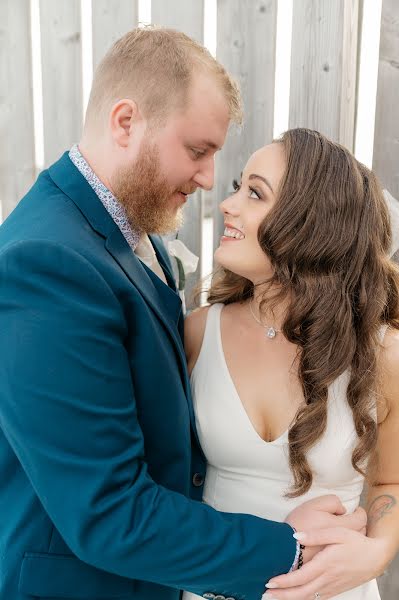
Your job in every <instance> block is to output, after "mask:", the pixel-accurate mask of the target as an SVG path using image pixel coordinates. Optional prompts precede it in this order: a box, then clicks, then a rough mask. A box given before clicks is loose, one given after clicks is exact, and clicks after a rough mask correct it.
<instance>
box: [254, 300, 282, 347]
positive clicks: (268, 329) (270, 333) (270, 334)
mask: <svg viewBox="0 0 399 600" xmlns="http://www.w3.org/2000/svg"><path fill="white" fill-rule="evenodd" d="M249 312H250V313H251V315H252V318H253V319H254V320H255V321H256V322H257V323H259V325H261V326H262V327H263V329H265V334H266V337H267V338H269V340H274V338H275V337H276V335H277V334H278V333H281V329H276V328H275V327H273V326H272V325H264V324H263V323H262V321H261V320H260V319H258V317H257V316H256V315H255V313H254V311H253V308H252V300H250V302H249Z"/></svg>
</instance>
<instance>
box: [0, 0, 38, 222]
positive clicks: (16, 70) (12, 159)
mask: <svg viewBox="0 0 399 600" xmlns="http://www.w3.org/2000/svg"><path fill="white" fill-rule="evenodd" d="M32 107H33V101H32V62H31V36H30V12H29V10H27V2H26V0H2V2H0V140H1V142H0V147H1V151H0V190H1V192H0V197H1V205H2V217H3V219H4V218H5V217H6V216H7V215H8V214H9V213H10V212H11V210H12V209H13V208H14V207H15V206H16V204H17V202H18V201H19V200H20V199H21V197H22V196H23V195H24V194H25V192H26V191H27V189H29V187H30V186H31V185H32V183H33V180H34V178H35V154H34V137H33V135H34V134H33V108H32Z"/></svg>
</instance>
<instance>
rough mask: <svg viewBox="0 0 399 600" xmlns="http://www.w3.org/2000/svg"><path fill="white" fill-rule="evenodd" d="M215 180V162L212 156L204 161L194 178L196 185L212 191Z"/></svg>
mask: <svg viewBox="0 0 399 600" xmlns="http://www.w3.org/2000/svg"><path fill="white" fill-rule="evenodd" d="M214 180H215V160H214V157H213V156H211V157H209V158H208V160H206V161H204V162H203V163H202V165H201V168H200V169H199V171H198V172H197V173H196V175H195V177H194V181H195V183H196V184H197V185H198V186H199V187H201V188H202V189H204V190H208V191H209V190H211V189H212V188H213V184H214Z"/></svg>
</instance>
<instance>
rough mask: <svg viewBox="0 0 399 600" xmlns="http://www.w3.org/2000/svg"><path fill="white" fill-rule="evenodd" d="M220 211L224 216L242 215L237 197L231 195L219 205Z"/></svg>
mask: <svg viewBox="0 0 399 600" xmlns="http://www.w3.org/2000/svg"><path fill="white" fill-rule="evenodd" d="M219 210H220V212H221V213H222V214H224V215H225V214H230V215H233V216H235V217H237V216H238V215H239V214H240V209H239V202H238V198H237V196H236V195H235V194H234V195H231V196H227V198H225V199H224V200H222V202H221V203H220V204H219Z"/></svg>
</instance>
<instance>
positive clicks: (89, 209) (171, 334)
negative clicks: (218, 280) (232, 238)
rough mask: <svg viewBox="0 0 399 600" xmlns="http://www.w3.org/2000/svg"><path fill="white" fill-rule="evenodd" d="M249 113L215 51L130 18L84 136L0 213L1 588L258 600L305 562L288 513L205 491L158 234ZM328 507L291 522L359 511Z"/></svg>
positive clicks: (353, 520)
mask: <svg viewBox="0 0 399 600" xmlns="http://www.w3.org/2000/svg"><path fill="white" fill-rule="evenodd" d="M194 74H195V75H194ZM238 115H239V96H238V93H237V90H236V88H235V86H234V84H233V83H232V81H231V80H230V78H229V77H228V75H227V74H226V72H225V71H224V69H223V68H222V67H221V66H220V65H219V64H218V63H217V62H216V61H215V60H214V59H213V58H212V57H211V56H210V55H209V54H208V53H207V52H206V50H205V49H204V48H202V47H201V46H199V45H197V44H196V43H194V42H193V41H192V40H190V39H189V38H187V37H186V36H185V35H183V34H180V33H177V32H173V31H168V30H152V29H147V30H135V31H133V32H131V33H129V34H127V35H126V36H124V38H122V39H121V40H120V41H119V42H117V43H116V45H115V46H114V47H113V48H112V49H111V51H110V52H109V54H108V55H107V56H106V57H105V59H104V60H103V62H102V63H101V65H100V66H99V68H98V71H97V73H96V75H95V78H94V82H93V89H92V93H91V97H90V102H89V106H88V110H87V118H86V123H85V128H84V133H83V138H82V141H81V143H80V144H79V146H75V147H74V148H72V150H71V151H70V152H69V153H68V152H67V153H65V154H64V155H63V156H62V158H61V159H60V160H59V161H58V162H57V163H55V164H54V165H52V166H51V167H50V168H49V169H48V170H46V171H44V172H43V173H42V174H41V175H40V176H39V178H38V180H37V182H36V183H35V185H34V186H33V188H32V189H31V190H30V192H29V193H28V194H27V196H26V197H25V198H24V199H23V200H22V201H21V202H20V204H19V205H18V206H17V208H16V209H15V211H14V212H13V213H12V215H11V216H10V217H9V218H8V219H7V221H6V222H5V223H4V224H3V226H2V227H1V230H0V283H1V290H2V292H1V299H0V326H1V331H2V335H1V336H0V339H1V341H0V372H1V381H2V385H1V403H0V427H1V432H0V436H1V437H0V461H1V472H2V484H1V489H0V514H1V515H2V529H1V546H0V547H1V552H0V555H1V571H0V572H1V577H0V598H1V599H2V600H3V599H4V600H5V599H7V600H14V599H18V600H22V599H26V598H31V597H40V598H76V599H78V598H87V599H90V600H94V599H96V600H97V599H100V598H102V599H108V598H140V599H143V600H147V599H148V600H149V599H154V600H155V599H156V600H169V599H170V600H175V599H176V600H177V598H178V596H179V590H180V589H187V590H190V591H192V592H194V593H196V594H200V595H203V596H204V597H205V598H213V596H215V595H216V596H217V597H218V598H219V600H223V597H230V598H236V599H237V600H238V599H243V598H246V599H248V600H255V599H257V598H259V597H260V596H261V594H262V593H263V592H264V587H265V583H266V582H267V580H268V579H269V578H270V577H272V576H273V575H277V574H279V573H284V572H287V571H289V569H290V568H291V567H292V566H294V567H295V566H296V565H297V560H298V555H297V554H296V550H297V546H296V541H295V540H294V538H293V531H292V528H291V527H290V526H289V525H287V524H284V523H274V522H270V521H263V520H261V519H258V518H256V517H252V516H246V515H230V514H221V513H218V512H216V511H214V510H213V509H211V508H210V507H208V506H205V505H203V504H201V503H200V502H195V501H194V500H195V499H196V500H201V496H202V484H203V480H204V472H205V461H204V457H203V455H202V453H201V450H200V448H199V445H198V440H197V437H196V432H195V424H194V418H193V409H192V405H191V399H190V389H189V381H188V377H187V370H186V364H185V357H184V351H183V346H182V341H181V334H182V327H183V322H182V314H181V303H180V300H179V298H178V295H177V294H176V291H175V287H174V283H173V277H172V273H171V270H170V265H169V262H168V259H167V256H166V254H165V251H164V248H163V247H162V244H161V243H160V241H159V240H158V239H157V237H151V238H149V237H148V236H147V233H152V234H158V233H163V232H165V231H167V230H170V229H173V228H174V227H176V224H177V221H178V218H179V217H178V215H179V211H180V208H181V206H182V205H183V204H184V203H185V202H186V199H187V195H188V194H190V193H192V192H193V191H194V190H195V189H196V188H197V187H201V188H204V189H210V188H211V187H212V185H213V161H214V154H215V151H216V150H217V149H219V148H220V147H221V146H222V145H223V143H224V139H225V135H226V131H227V128H228V125H229V122H230V120H231V119H236V118H238ZM140 257H141V258H140ZM189 498H191V499H189ZM323 512H324V515H323ZM330 512H331V513H334V512H343V511H342V507H341V506H340V503H339V502H338V501H337V500H335V499H334V498H331V497H329V498H328V499H327V500H325V501H321V502H320V503H319V504H317V503H316V505H315V506H312V505H311V506H310V507H309V508H308V509H306V507H305V508H303V509H302V510H301V511H297V513H296V515H295V513H294V514H293V515H292V519H291V523H292V524H293V525H295V526H296V527H297V528H299V529H303V528H305V527H306V526H309V525H310V524H312V521H313V520H314V519H316V518H319V519H320V518H321V520H320V525H322V526H327V525H330V526H333V525H334V524H336V523H337V522H338V520H339V518H341V519H343V521H342V524H343V523H345V524H347V525H348V526H351V527H354V528H360V527H362V526H363V525H364V521H363V515H361V514H360V515H355V516H354V517H336V516H334V515H332V514H329V513H330ZM320 515H321V517H320ZM305 560H306V556H305Z"/></svg>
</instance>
